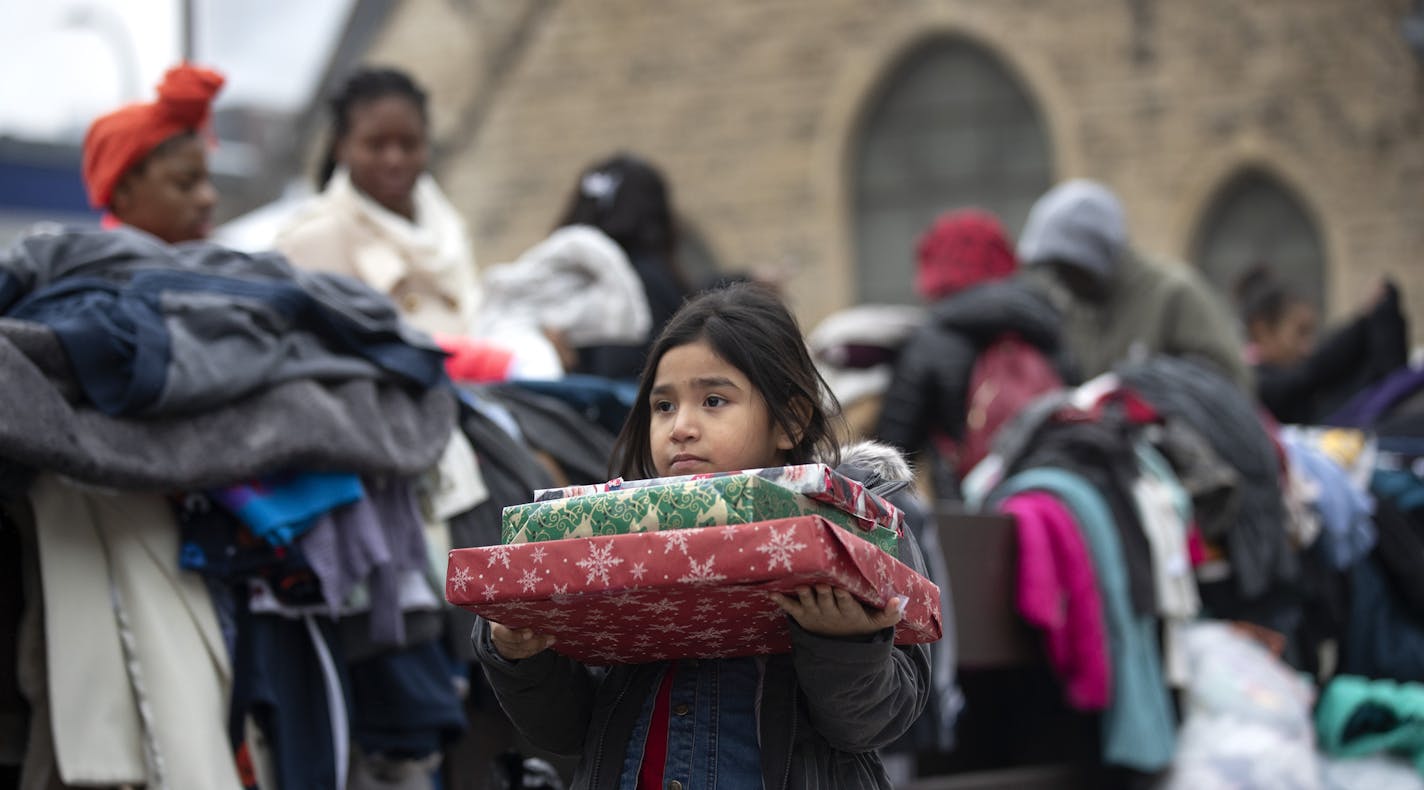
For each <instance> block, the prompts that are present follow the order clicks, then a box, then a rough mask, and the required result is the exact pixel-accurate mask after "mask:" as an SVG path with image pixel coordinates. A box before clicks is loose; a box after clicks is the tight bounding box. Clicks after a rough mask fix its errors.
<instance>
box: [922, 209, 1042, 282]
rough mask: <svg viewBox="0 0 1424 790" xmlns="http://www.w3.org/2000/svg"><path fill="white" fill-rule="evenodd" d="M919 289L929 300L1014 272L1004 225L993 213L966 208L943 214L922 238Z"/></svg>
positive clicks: (1015, 260) (1016, 263) (1010, 247)
mask: <svg viewBox="0 0 1424 790" xmlns="http://www.w3.org/2000/svg"><path fill="white" fill-rule="evenodd" d="M916 251H917V253H918V258H919V272H918V274H917V275H916V277H915V289H916V290H917V291H919V292H920V298H922V299H924V300H925V301H927V302H933V301H935V300H938V299H942V298H944V297H946V296H949V295H950V294H952V293H955V292H957V291H962V290H964V289H965V288H969V287H971V286H975V285H979V284H980V283H986V282H989V281H991V280H1002V279H1004V278H1005V277H1009V276H1010V275H1012V274H1013V273H1014V269H1016V268H1017V267H1018V260H1017V259H1015V258H1014V250H1013V247H1012V246H1011V245H1010V244H1009V239H1008V236H1006V235H1005V234H1004V228H1003V226H1002V225H1000V224H999V220H997V219H996V218H995V217H994V215H993V214H990V213H988V212H987V211H980V210H978V209H962V210H959V211H951V212H948V213H946V214H942V215H941V216H940V218H939V219H937V220H935V223H934V224H933V225H931V226H930V229H929V230H928V231H925V235H924V236H921V237H920V244H919V247H918V248H917V250H916Z"/></svg>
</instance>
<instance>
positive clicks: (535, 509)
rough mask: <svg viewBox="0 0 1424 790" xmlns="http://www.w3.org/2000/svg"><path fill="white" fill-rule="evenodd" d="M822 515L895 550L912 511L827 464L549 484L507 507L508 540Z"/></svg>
mask: <svg viewBox="0 0 1424 790" xmlns="http://www.w3.org/2000/svg"><path fill="white" fill-rule="evenodd" d="M808 515H817V516H821V517H823V518H825V519H827V520H829V521H830V522H832V523H834V524H836V525H838V526H841V527H843V528H845V529H848V530H851V531H852V532H855V533H856V534H858V535H860V536H861V537H863V538H865V539H867V540H869V541H870V542H872V543H874V544H875V545H877V546H879V547H880V548H881V549H883V550H884V551H887V552H891V553H892V554H893V553H894V551H895V543H896V540H897V539H898V536H899V535H900V534H901V533H902V532H903V530H904V519H905V515H904V513H901V512H900V510H899V509H898V508H896V507H895V506H894V505H891V504H890V503H889V502H886V501H885V500H884V499H881V498H880V497H878V496H876V495H874V494H872V493H870V492H868V491H866V490H865V488H864V486H862V485H860V484H859V483H857V482H856V481H854V480H851V479H849V478H847V477H844V476H842V475H839V474H836V473H835V472H834V471H833V470H832V469H831V468H830V467H828V466H825V465H824V464H805V465H801V466H786V467H777V468H773V469H754V470H748V471H745V472H729V473H719V474H712V475H691V476H684V477H671V478H655V479H651V480H634V481H622V480H614V481H611V482H609V483H604V484H600V485H595V486H576V487H572V488H561V489H547V490H544V491H540V492H538V495H537V496H536V499H535V501H534V502H532V503H530V504H527V505H516V506H513V507H508V508H505V510H504V519H503V538H504V542H505V543H525V542H529V541H539V540H559V539H562V538H568V537H591V536H594V535H619V534H626V533H634V532H651V531H655V530H660V529H688V528H693V527H709V526H724V525H728V524H747V523H751V522H755V521H768V520H771V519H778V518H790V517H794V516H808Z"/></svg>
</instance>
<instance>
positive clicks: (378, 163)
mask: <svg viewBox="0 0 1424 790" xmlns="http://www.w3.org/2000/svg"><path fill="white" fill-rule="evenodd" d="M347 112H348V114H349V116H348V118H347V121H348V122H349V125H348V127H347V132H346V135H345V136H344V137H342V138H341V140H340V141H339V142H338V143H337V146H336V158H337V161H339V162H341V164H343V165H345V166H346V169H347V170H349V171H350V172H351V182H352V183H353V184H355V185H356V188H357V189H359V190H361V192H362V193H364V194H365V195H366V196H367V197H370V198H371V199H372V200H374V201H376V202H377V203H379V204H381V205H382V206H384V207H385V208H387V209H389V210H391V211H393V212H395V213H397V214H401V215H404V216H407V217H409V216H411V214H412V213H413V206H414V197H413V195H414V192H415V182H416V181H417V180H418V179H419V178H420V174H421V173H424V172H425V165H426V161H427V159H428V158H429V152H430V147H429V145H428V144H427V142H426V139H425V119H424V118H423V117H421V115H420V108H419V107H417V106H416V104H415V102H413V101H411V100H410V99H408V98H406V97H404V96H382V97H380V98H378V99H371V100H370V101H363V102H359V103H357V104H354V105H352V106H351V107H350V108H349V109H348V110H347Z"/></svg>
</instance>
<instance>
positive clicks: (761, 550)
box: [445, 516, 942, 664]
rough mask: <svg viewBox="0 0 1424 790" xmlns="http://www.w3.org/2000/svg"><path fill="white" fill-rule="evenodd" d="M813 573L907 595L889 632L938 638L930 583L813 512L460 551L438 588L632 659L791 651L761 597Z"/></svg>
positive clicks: (911, 639) (561, 638) (582, 652)
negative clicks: (731, 523)
mask: <svg viewBox="0 0 1424 790" xmlns="http://www.w3.org/2000/svg"><path fill="white" fill-rule="evenodd" d="M814 584H829V585H832V586H836V587H840V588H843V589H845V590H847V591H848V592H850V593H851V594H852V595H854V596H855V597H856V598H857V599H859V600H860V601H862V602H863V603H865V604H867V605H869V606H872V607H876V608H883V607H884V606H885V605H886V603H887V602H888V601H889V600H890V598H892V597H894V596H896V595H903V596H905V597H906V598H907V603H906V607H905V613H904V617H903V618H902V620H901V622H900V624H899V625H898V626H897V627H896V629H895V641H896V642H897V643H899V644H917V643H924V642H934V641H936V640H938V639H939V638H940V635H941V633H942V627H941V623H940V606H939V602H940V591H939V588H938V587H936V586H935V585H934V583H933V582H931V581H930V580H929V579H926V578H925V577H924V576H921V575H920V574H918V573H916V572H915V571H913V570H911V569H910V568H909V566H907V565H905V564H904V563H902V562H900V561H898V560H896V559H895V558H893V557H891V556H889V555H887V554H886V553H885V552H883V551H881V550H880V549H878V548H877V547H876V546H875V545H874V544H872V543H870V542H868V541H866V540H864V539H862V538H860V537H858V536H856V535H854V534H851V533H849V532H847V531H846V530H844V529H841V528H839V527H837V526H835V525H833V524H832V523H831V522H829V521H827V520H825V519H823V518H821V517H819V516H803V517H797V518H787V519H779V520H776V521H762V522H756V523H752V524H739V525H734V526H725V527H699V528H695V529H680V530H665V531H659V532H646V533H633V534H627V535H610V536H600V537H590V538H568V539H564V540H553V541H542V542H537V543H520V544H506V545H500V546H484V547H479V548H468V549H455V550H453V551H451V552H450V564H449V568H448V571H447V574H446V580H445V597H446V599H447V600H449V601H450V603H452V604H455V605H457V606H461V607H464V608H466V609H469V610H470V611H473V612H475V613H477V614H480V615H482V616H483V617H485V618H486V619H488V620H492V621H494V622H498V623H502V624H504V625H506V626H509V627H511V628H532V629H534V630H535V631H537V632H540V633H547V634H551V635H553V636H554V637H556V639H557V641H556V643H555V646H554V649H555V650H557V651H559V652H561V653H564V654H566V655H568V656H570V657H572V658H576V659H578V660H580V661H584V662H587V663H590V664H633V663H642V662H647V661H662V660H669V659H678V658H722V657H729V656H747V655H758V654H774V653H786V652H789V651H790V650H791V640H790V630H789V626H788V624H787V618H786V615H785V614H784V613H783V612H782V611H781V609H780V608H779V607H777V605H776V604H775V603H774V602H773V601H772V600H771V597H770V595H769V594H770V593H772V592H789V591H792V590H794V589H795V588H796V587H797V586H799V585H814Z"/></svg>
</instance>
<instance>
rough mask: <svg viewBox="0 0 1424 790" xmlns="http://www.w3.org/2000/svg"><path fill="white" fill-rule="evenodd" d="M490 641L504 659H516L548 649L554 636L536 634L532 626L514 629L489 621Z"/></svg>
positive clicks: (552, 642)
mask: <svg viewBox="0 0 1424 790" xmlns="http://www.w3.org/2000/svg"><path fill="white" fill-rule="evenodd" d="M490 641H491V642H493V643H494V649H495V650H496V651H498V652H499V654H500V656H502V657H503V658H504V660H505V661H518V660H520V659H522V658H529V657H530V656H533V655H538V654H539V653H542V652H544V651H545V650H548V649H549V647H550V646H552V645H553V644H554V637H552V636H549V635H547V634H536V633H534V629H532V628H521V629H519V630H518V631H516V630H514V629H513V628H506V627H504V626H502V625H500V624H499V623H496V622H494V621H490Z"/></svg>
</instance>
